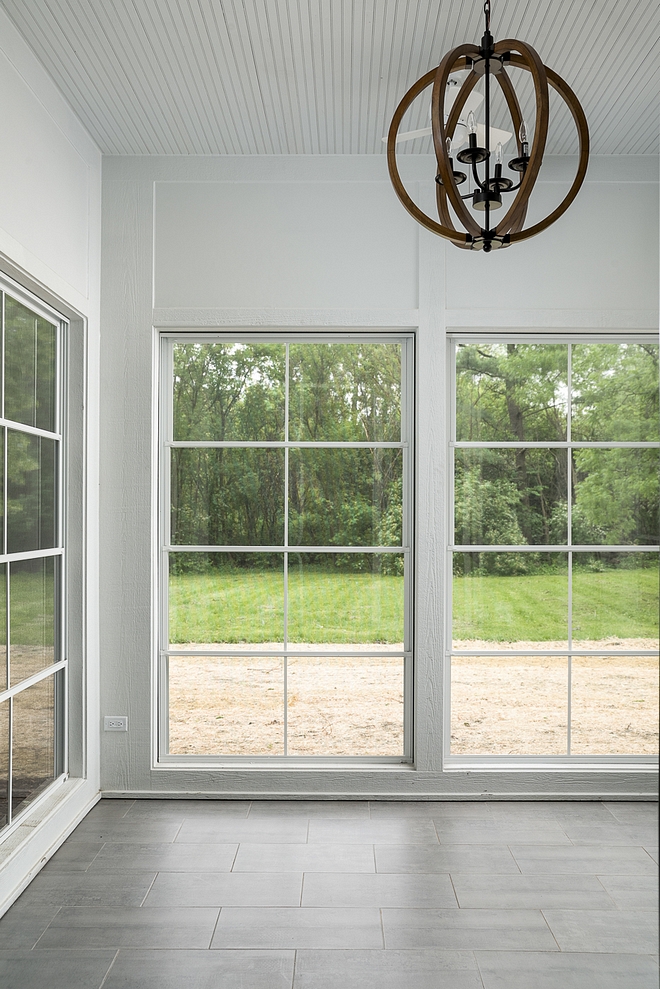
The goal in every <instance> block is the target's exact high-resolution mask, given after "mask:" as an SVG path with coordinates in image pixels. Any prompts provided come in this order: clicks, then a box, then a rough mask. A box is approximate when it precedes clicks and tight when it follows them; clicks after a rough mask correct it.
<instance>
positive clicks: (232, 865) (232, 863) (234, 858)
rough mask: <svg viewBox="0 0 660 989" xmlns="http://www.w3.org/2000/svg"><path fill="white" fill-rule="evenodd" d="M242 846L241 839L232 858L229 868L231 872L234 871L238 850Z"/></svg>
mask: <svg viewBox="0 0 660 989" xmlns="http://www.w3.org/2000/svg"><path fill="white" fill-rule="evenodd" d="M240 847H241V843H240V841H239V842H238V844H237V845H236V852H235V854H234V857H233V859H232V860H231V868H230V870H229V871H230V872H233V871H234V866H235V865H236V859H237V858H238V850H239V848H240Z"/></svg>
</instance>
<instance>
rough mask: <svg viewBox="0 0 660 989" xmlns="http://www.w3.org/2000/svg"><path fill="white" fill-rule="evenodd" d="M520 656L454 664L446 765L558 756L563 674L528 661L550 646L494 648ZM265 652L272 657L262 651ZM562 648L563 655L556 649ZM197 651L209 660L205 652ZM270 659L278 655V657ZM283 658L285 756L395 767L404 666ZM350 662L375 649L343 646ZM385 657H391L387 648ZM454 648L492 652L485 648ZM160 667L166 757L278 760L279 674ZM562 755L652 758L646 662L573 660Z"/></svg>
mask: <svg viewBox="0 0 660 989" xmlns="http://www.w3.org/2000/svg"><path fill="white" fill-rule="evenodd" d="M500 645H501V646H502V648H503V649H507V650H512V649H517V650H527V649H529V651H530V655H529V656H502V657H499V656H495V657H467V656H462V657H454V659H453V660H452V715H451V736H452V754H464V755H563V754H565V753H566V724H567V697H568V662H567V660H566V658H562V657H543V656H534V655H532V654H533V652H534V651H535V650H536V649H539V648H543V649H553V648H562V644H559V643H550V642H544V643H531V642H517V643H502V644H500ZM263 647H264V649H267V648H277V646H276V645H275V644H273V643H269V644H263ZM563 647H564V648H565V643H564V644H563ZM196 648H197V649H199V650H200V651H203V650H204V649H213V648H220V647H218V646H213V645H212V644H208V643H207V644H205V645H199V646H197V647H196ZM280 648H281V646H280ZM303 648H306V649H308V650H309V652H310V655H309V656H303V657H296V658H289V661H288V668H287V693H288V701H289V703H288V715H287V716H288V725H287V738H288V749H287V752H288V754H289V755H293V756H295V755H301V756H309V755H318V756H321V755H324V756H361V755H385V756H388V755H401V753H402V751H403V660H402V658H401V657H400V656H392V657H387V658H384V659H375V658H372V657H367V656H364V657H363V656H357V657H333V658H318V657H316V656H314V651H315V650H318V649H319V648H323V647H318V646H307V647H304V646H303V647H301V646H296V649H303ZM344 648H345V649H346V650H348V649H350V650H351V651H354V652H357V653H359V652H364V651H370V650H371V651H374V649H379V650H380V649H382V647H379V646H376V647H370V646H365V645H362V646H346V647H344ZM393 648H396V647H393ZM455 648H460V649H470V650H474V651H477V650H479V649H489V650H491V651H492V650H493V648H494V646H493V644H492V643H484V642H461V643H458V642H457V643H455ZM575 648H582V649H586V648H593V649H598V648H601V649H616V648H619V649H622V650H624V649H625V650H636V649H654V648H655V649H657V642H653V641H652V640H648V639H626V640H621V639H617V640H608V641H607V642H598V643H593V642H591V643H580V644H578V643H575ZM254 649H255V647H254V646H247V647H246V646H243V647H236V657H235V658H234V657H230V658H217V657H216V658H212V657H205V656H204V655H200V654H195V655H194V656H192V655H191V656H176V657H175V656H172V657H170V695H169V704H170V752H171V753H173V754H181V755H183V754H186V755H191V754H194V755H249V756H259V755H282V754H283V753H284V733H285V727H284V716H283V706H284V705H283V695H284V664H283V660H282V659H280V658H276V657H275V658H273V657H271V658H259V659H254V658H251V657H245V656H241V652H244V651H254ZM571 679H572V691H571V698H572V718H571V730H572V746H571V751H572V752H573V754H585V755H586V754H589V755H610V754H622V755H631V754H635V755H640V754H649V753H655V752H657V751H658V661H657V657H654V656H634V657H630V656H621V657H617V656H598V655H597V654H596V655H594V656H588V657H574V658H573V662H572V671H571Z"/></svg>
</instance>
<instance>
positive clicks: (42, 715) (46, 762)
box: [12, 676, 55, 814]
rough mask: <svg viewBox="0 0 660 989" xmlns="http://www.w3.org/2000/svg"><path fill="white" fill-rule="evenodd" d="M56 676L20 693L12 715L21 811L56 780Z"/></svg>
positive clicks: (15, 791) (16, 799)
mask: <svg viewBox="0 0 660 989" xmlns="http://www.w3.org/2000/svg"><path fill="white" fill-rule="evenodd" d="M54 734H55V699H54V677H52V676H49V677H46V679H45V680H40V681H39V683H35V684H33V686H31V687H28V688H27V690H23V691H21V693H20V694H16V695H15V697H14V700H13V719H12V813H13V814H17V813H18V812H19V811H20V810H22V809H23V807H25V806H26V805H27V804H29V803H31V802H32V801H33V800H35V799H36V797H38V796H39V794H40V793H41V792H42V791H43V790H44V789H45V788H46V787H47V786H48V784H49V783H52V782H53V779H54V778H55V768H54V744H53V743H54Z"/></svg>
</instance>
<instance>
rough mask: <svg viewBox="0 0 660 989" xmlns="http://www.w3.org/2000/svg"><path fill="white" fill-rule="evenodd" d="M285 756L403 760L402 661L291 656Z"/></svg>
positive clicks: (288, 675)
mask: <svg viewBox="0 0 660 989" xmlns="http://www.w3.org/2000/svg"><path fill="white" fill-rule="evenodd" d="M287 695H288V702H289V703H288V708H287V724H288V730H287V738H288V753H289V755H300V756H305V755H311V756H314V755H319V756H328V755H335V756H368V755H394V756H396V755H402V754H403V659H401V658H395V657H394V656H393V657H391V658H389V657H387V658H385V659H374V658H367V657H360V658H354V657H348V656H347V657H346V658H345V659H335V658H332V659H328V658H325V657H321V658H316V657H314V656H309V657H307V656H304V657H299V656H291V657H289V659H288V673H287Z"/></svg>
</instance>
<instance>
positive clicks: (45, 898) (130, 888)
mask: <svg viewBox="0 0 660 989" xmlns="http://www.w3.org/2000/svg"><path fill="white" fill-rule="evenodd" d="M155 878H156V873H155V872H137V873H134V872H116V873H114V874H113V876H112V879H108V877H107V876H101V875H90V874H89V872H79V873H75V872H69V873H57V872H40V873H39V875H38V876H36V878H35V879H34V880H33V881H32V882H31V883H30V885H29V886H28V888H27V889H26V891H25V892H24V893H23V896H22V897H21V899H23V900H26V901H27V902H30V903H43V904H46V903H48V904H53V905H55V906H61V907H86V906H90V907H93V906H105V907H119V906H124V907H139V906H140V904H141V903H142V901H143V900H144V898H145V896H146V895H147V893H148V892H149V887H150V886H151V884H152V883H153V881H154V879H155Z"/></svg>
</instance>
